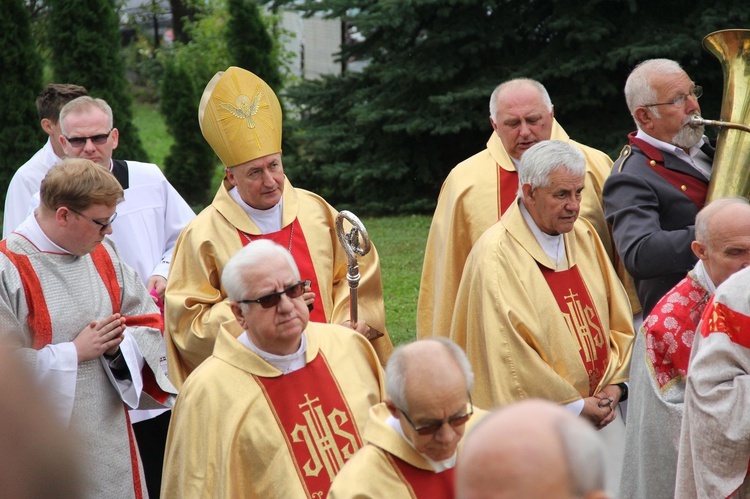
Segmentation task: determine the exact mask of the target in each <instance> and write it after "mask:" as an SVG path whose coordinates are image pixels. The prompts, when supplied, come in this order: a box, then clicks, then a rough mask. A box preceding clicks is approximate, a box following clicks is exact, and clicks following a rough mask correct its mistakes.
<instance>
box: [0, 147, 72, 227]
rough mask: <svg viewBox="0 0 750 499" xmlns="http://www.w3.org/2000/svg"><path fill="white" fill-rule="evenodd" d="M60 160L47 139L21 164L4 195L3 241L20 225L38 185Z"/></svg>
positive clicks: (27, 212)
mask: <svg viewBox="0 0 750 499" xmlns="http://www.w3.org/2000/svg"><path fill="white" fill-rule="evenodd" d="M59 161H60V158H58V157H57V154H55V150H54V149H52V142H51V140H50V139H49V138H48V139H47V143H46V144H44V147H42V148H41V149H39V150H38V151H37V152H36V154H34V155H33V156H32V157H31V159H29V160H28V161H27V162H26V163H24V164H23V166H21V167H20V168H19V169H18V170H16V173H15V174H13V178H12V179H11V181H10V184H8V192H7V193H6V195H5V212H4V213H3V239H5V238H6V237H8V236H9V235H10V233H11V232H13V230H14V229H15V228H16V227H18V226H19V225H21V224H22V223H23V221H24V220H26V217H27V216H28V215H29V213H30V212H31V211H33V210H29V203H30V202H31V199H32V198H33V197H34V194H35V193H37V192H39V185H40V184H41V183H42V180H44V176H45V175H47V172H48V171H49V169H50V168H52V167H53V166H54V165H55V164H57V163H58V162H59Z"/></svg>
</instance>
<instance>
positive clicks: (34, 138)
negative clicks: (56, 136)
mask: <svg viewBox="0 0 750 499" xmlns="http://www.w3.org/2000/svg"><path fill="white" fill-rule="evenodd" d="M0 46H1V47H3V49H2V50H0V67H2V68H3V77H2V78H0V101H1V102H3V106H2V107H3V112H2V113H0V207H2V206H3V205H5V193H6V191H7V189H8V183H9V182H10V179H11V178H12V177H13V174H14V173H15V172H16V170H17V169H18V167H19V166H21V165H23V164H24V163H26V161H27V160H28V159H29V158H30V157H31V156H32V155H33V154H34V153H35V152H36V151H37V150H38V149H39V148H40V147H41V146H42V145H43V144H44V140H45V137H46V136H45V134H44V132H43V131H42V129H41V127H40V126H39V115H38V114H37V112H36V105H35V101H36V97H37V96H38V95H39V92H40V91H41V88H42V64H41V59H40V58H39V56H38V55H37V53H36V51H35V44H34V40H33V38H32V36H31V25H30V22H29V15H28V12H27V11H26V7H25V2H24V1H23V0H2V2H0Z"/></svg>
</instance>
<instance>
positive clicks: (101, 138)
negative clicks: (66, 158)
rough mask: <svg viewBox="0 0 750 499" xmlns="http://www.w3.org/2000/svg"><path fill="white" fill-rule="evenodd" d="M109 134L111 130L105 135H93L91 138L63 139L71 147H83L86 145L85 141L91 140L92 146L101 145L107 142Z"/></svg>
mask: <svg viewBox="0 0 750 499" xmlns="http://www.w3.org/2000/svg"><path fill="white" fill-rule="evenodd" d="M111 133H112V130H110V131H109V132H107V133H102V134H99V135H94V136H91V137H65V138H66V139H67V141H68V142H69V143H70V145H72V146H73V147H83V146H85V145H86V141H87V140H91V142H92V143H93V144H96V145H102V144H104V143H105V142H107V139H108V138H109V134H111Z"/></svg>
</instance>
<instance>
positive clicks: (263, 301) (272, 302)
mask: <svg viewBox="0 0 750 499" xmlns="http://www.w3.org/2000/svg"><path fill="white" fill-rule="evenodd" d="M304 292H305V283H304V282H298V283H297V284H295V285H293V286H290V287H288V288H286V289H285V290H284V291H279V292H278V293H271V294H270V295H266V296H262V297H260V298H258V299H257V300H253V301H257V302H258V303H259V304H260V306H261V307H263V308H271V307H275V306H276V305H278V304H279V301H281V295H282V294H286V295H287V296H288V297H289V298H298V297H300V296H302V293H304Z"/></svg>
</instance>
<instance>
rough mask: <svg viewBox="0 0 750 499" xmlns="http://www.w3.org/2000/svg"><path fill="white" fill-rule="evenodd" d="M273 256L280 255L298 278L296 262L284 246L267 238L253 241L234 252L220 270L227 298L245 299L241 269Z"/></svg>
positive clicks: (260, 262) (232, 299) (253, 265)
mask: <svg viewBox="0 0 750 499" xmlns="http://www.w3.org/2000/svg"><path fill="white" fill-rule="evenodd" d="M274 256H282V257H283V258H284V259H285V260H286V262H287V263H288V264H289V267H291V269H292V272H293V273H294V277H295V278H296V279H299V278H300V275H299V269H298V268H297V263H295V261H294V257H292V254H291V253H289V252H288V251H287V250H286V248H284V247H283V246H281V245H279V244H276V243H275V242H273V241H269V240H268V239H260V240H257V241H253V242H252V243H250V244H248V245H247V246H245V247H244V248H242V249H241V250H239V251H238V252H237V253H235V254H234V256H233V257H232V258H230V259H229V261H228V262H227V264H226V265H225V266H224V270H223V271H222V272H221V284H222V285H223V286H224V289H225V290H226V292H227V296H228V297H229V300H231V301H238V300H244V299H247V298H248V297H246V296H244V294H245V292H246V291H247V282H246V281H245V277H244V272H243V270H244V269H247V268H250V267H255V266H256V265H262V264H263V263H264V262H265V261H267V260H268V259H269V258H273V257H274ZM253 298H255V297H253Z"/></svg>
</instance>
